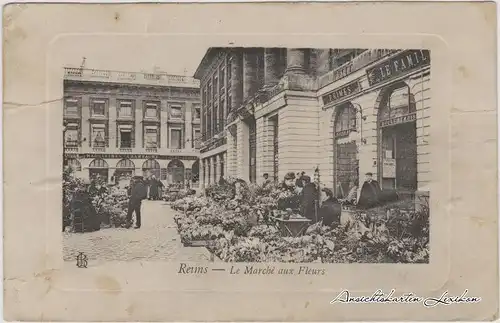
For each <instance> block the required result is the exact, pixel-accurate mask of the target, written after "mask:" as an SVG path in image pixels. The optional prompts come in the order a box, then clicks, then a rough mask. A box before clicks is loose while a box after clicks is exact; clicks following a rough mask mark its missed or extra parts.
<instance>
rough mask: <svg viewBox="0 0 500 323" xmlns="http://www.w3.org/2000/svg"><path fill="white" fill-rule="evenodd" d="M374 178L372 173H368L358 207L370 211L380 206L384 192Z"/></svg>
mask: <svg viewBox="0 0 500 323" xmlns="http://www.w3.org/2000/svg"><path fill="white" fill-rule="evenodd" d="M372 177H373V174H372V173H366V179H365V182H364V183H363V186H362V187H361V192H360V194H359V199H358V206H359V207H360V208H364V209H369V208H372V207H376V206H378V205H379V204H380V199H381V196H382V190H381V189H380V185H379V183H378V182H377V181H376V180H374V179H373V178H372Z"/></svg>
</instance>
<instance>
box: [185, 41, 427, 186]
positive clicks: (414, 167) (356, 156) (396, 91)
mask: <svg viewBox="0 0 500 323" xmlns="http://www.w3.org/2000/svg"><path fill="white" fill-rule="evenodd" d="M228 71H229V73H228ZM220 73H224V76H223V80H224V85H222V84H220V80H221V79H222V78H221V76H220V75H221V74H220ZM195 78H197V79H200V81H201V83H200V89H201V93H202V110H201V111H202V112H201V114H202V150H201V160H202V167H201V170H200V171H201V175H200V177H201V182H202V184H203V185H207V184H210V183H213V182H214V181H215V180H217V179H218V177H219V176H220V175H227V176H235V177H239V178H242V179H244V180H247V181H250V182H254V181H256V182H260V181H261V180H262V175H263V174H264V173H268V174H269V176H270V177H271V178H273V177H274V178H275V179H276V180H282V179H283V177H284V175H285V174H286V173H287V172H295V173H297V172H299V171H305V172H306V173H307V174H309V175H312V174H313V172H314V170H315V169H316V168H318V169H319V174H320V180H321V183H322V185H324V186H326V187H330V188H332V189H333V190H334V191H335V192H336V193H337V194H339V195H345V194H346V190H347V189H348V187H349V186H351V185H352V182H355V181H356V180H360V181H362V178H360V176H363V174H365V173H366V172H372V173H373V174H374V177H375V178H376V179H378V180H379V182H380V183H381V185H382V187H383V188H384V189H396V190H398V191H409V192H415V191H426V190H427V188H428V184H429V181H430V176H431V175H430V172H431V169H430V166H429V163H430V151H429V147H428V139H429V138H428V137H429V132H428V130H429V125H430V113H429V112H430V53H429V51H427V50H380V49H369V50H364V49H311V48H288V49H286V48H210V49H209V50H208V51H207V53H206V54H205V56H204V58H203V60H202V61H201V63H200V65H199V67H198V70H197V71H196V74H195ZM214 84H217V85H218V86H217V88H218V92H214V89H215V88H214ZM203 98H208V99H203ZM217 100H218V101H217ZM214 102H216V103H214ZM228 103H229V104H228ZM214 111H215V112H214ZM214 120H215V121H214ZM214 122H216V127H214ZM214 165H216V167H215V168H214ZM311 177H312V176H311Z"/></svg>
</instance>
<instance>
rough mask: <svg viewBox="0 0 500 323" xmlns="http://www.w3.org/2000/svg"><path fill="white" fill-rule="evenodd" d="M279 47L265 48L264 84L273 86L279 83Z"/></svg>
mask: <svg viewBox="0 0 500 323" xmlns="http://www.w3.org/2000/svg"><path fill="white" fill-rule="evenodd" d="M279 54H280V49H279V48H265V49H264V85H265V86H273V85H275V84H277V83H278V81H279V77H280V76H281V75H279V74H280V68H279V63H280V60H279V58H280V57H279Z"/></svg>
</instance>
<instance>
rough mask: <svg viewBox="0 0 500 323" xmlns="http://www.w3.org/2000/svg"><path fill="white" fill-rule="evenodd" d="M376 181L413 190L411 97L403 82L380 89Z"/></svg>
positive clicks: (414, 138)
mask: <svg viewBox="0 0 500 323" xmlns="http://www.w3.org/2000/svg"><path fill="white" fill-rule="evenodd" d="M377 126H378V138H379V145H378V161H379V163H378V164H379V180H380V184H381V186H382V189H388V190H397V191H398V192H401V193H404V192H409V193H411V192H415V191H416V190H417V127H416V111H415V100H414V96H413V94H412V93H411V89H410V87H409V86H408V85H407V84H406V83H405V82H403V81H401V82H398V83H395V84H393V85H391V86H390V87H389V88H386V89H384V90H383V93H382V99H381V101H380V107H379V113H378V121H377Z"/></svg>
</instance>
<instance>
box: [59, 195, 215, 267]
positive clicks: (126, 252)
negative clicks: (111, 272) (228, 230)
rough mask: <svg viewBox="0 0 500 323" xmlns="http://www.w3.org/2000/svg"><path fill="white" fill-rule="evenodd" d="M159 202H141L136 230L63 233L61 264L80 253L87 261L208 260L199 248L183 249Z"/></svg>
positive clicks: (168, 213)
mask: <svg viewBox="0 0 500 323" xmlns="http://www.w3.org/2000/svg"><path fill="white" fill-rule="evenodd" d="M174 212H175V211H173V210H172V209H171V208H170V207H169V206H168V205H167V204H166V203H164V202H163V201H147V200H146V201H143V203H142V210H141V215H142V226H141V228H140V229H133V228H131V229H122V228H109V229H101V230H100V231H96V232H88V233H63V255H64V260H65V261H76V260H75V259H76V256H77V255H78V253H79V252H84V253H85V254H86V255H87V257H88V260H89V261H92V260H93V261H97V262H101V261H134V260H138V261H155V260H160V261H165V260H166V261H195V262H206V261H210V254H209V252H208V251H207V249H206V248H203V247H184V246H183V245H182V243H181V242H180V237H179V234H178V233H177V229H176V225H175V222H174V219H173V215H174Z"/></svg>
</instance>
